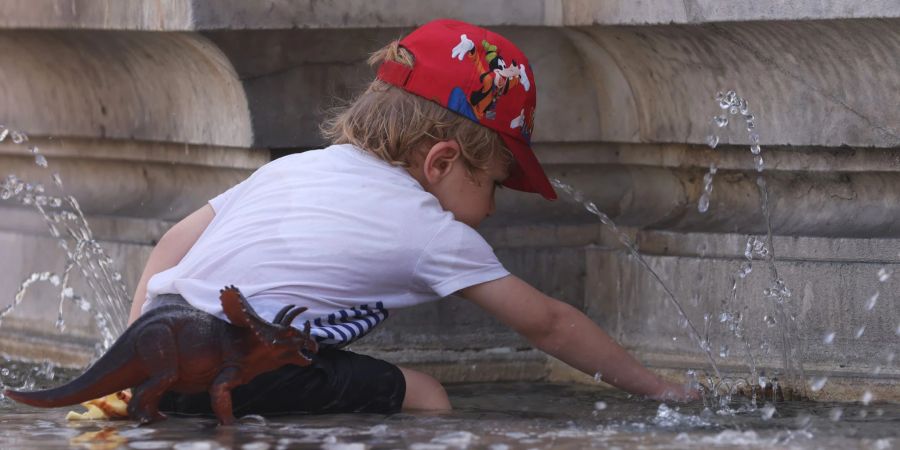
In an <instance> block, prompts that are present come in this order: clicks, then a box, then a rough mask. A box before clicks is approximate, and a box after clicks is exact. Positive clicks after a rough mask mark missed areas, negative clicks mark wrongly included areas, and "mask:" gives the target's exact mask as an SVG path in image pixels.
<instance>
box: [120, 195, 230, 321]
mask: <svg viewBox="0 0 900 450" xmlns="http://www.w3.org/2000/svg"><path fill="white" fill-rule="evenodd" d="M215 215H216V213H215V211H214V210H213V208H212V206H209V204H208V203H207V204H206V205H204V206H203V207H202V208H200V209H198V210H196V211H194V212H193V213H191V215H189V216H187V217H185V218H184V219H182V220H181V221H180V222H178V223H176V224H175V225H173V226H172V228H170V229H169V231H167V232H166V234H164V235H163V237H162V238H160V240H159V242H158V243H157V244H156V247H154V248H153V251H152V252H151V253H150V257H149V258H148V259H147V265H146V266H144V273H143V274H142V275H141V281H139V282H138V285H137V289H136V290H135V292H134V298H133V299H132V300H131V314H130V315H129V316H128V324H129V325H131V323H132V322H134V321H135V320H137V318H138V317H139V316H140V315H141V307H142V306H144V299H145V297H147V281H149V280H150V277H152V276H153V275H156V274H157V273H159V272H162V271H164V270H166V269H169V268H171V267H173V266H175V265H176V264H178V262H179V261H181V258H184V255H186V254H187V252H188V250H190V249H191V247H192V246H193V245H194V243H195V242H197V239H198V238H199V237H200V235H201V234H203V231H204V230H206V227H207V226H208V225H209V223H210V222H212V220H213V217H215Z"/></svg>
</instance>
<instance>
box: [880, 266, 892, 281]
mask: <svg viewBox="0 0 900 450" xmlns="http://www.w3.org/2000/svg"><path fill="white" fill-rule="evenodd" d="M889 278H891V272H890V271H888V270H887V269H885V268H884V267H882V268H880V269H878V281H880V282H882V283H884V282H885V281H887V280H888V279H889Z"/></svg>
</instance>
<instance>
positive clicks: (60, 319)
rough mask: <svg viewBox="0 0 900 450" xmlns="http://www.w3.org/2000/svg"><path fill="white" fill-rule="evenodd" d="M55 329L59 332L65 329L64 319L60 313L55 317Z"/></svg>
mask: <svg viewBox="0 0 900 450" xmlns="http://www.w3.org/2000/svg"><path fill="white" fill-rule="evenodd" d="M56 329H57V330H59V331H60V332H62V331H66V321H65V320H63V316H62V314H60V315H59V317H57V318H56Z"/></svg>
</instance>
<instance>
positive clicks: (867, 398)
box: [859, 391, 875, 406]
mask: <svg viewBox="0 0 900 450" xmlns="http://www.w3.org/2000/svg"><path fill="white" fill-rule="evenodd" d="M874 398H875V396H874V395H872V393H871V392H869V391H866V392H863V395H862V397H861V398H860V399H859V401H861V402H862V404H863V405H866V406H868V405H869V403H872V399H874Z"/></svg>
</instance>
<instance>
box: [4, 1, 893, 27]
mask: <svg viewBox="0 0 900 450" xmlns="http://www.w3.org/2000/svg"><path fill="white" fill-rule="evenodd" d="M437 17H453V18H457V19H461V20H466V21H469V22H473V23H478V24H481V25H492V26H497V25H531V26H585V25H666V24H673V23H674V24H700V23H715V22H749V21H763V20H827V19H860V18H890V17H900V5H898V4H897V2H894V1H891V0H873V1H867V2H856V3H849V4H848V2H845V1H840V0H825V1H814V0H805V1H797V2H790V3H785V2H780V1H775V0H769V1H755V2H740V1H717V0H692V1H682V0H637V1H635V0H631V1H629V0H606V1H601V2H598V1H591V0H490V1H472V0H426V1H421V0H370V1H358V0H330V1H315V0H267V1H253V2H246V1H243V0H171V1H165V2H161V1H158V0H144V1H120V0H49V1H44V2H42V4H41V5H40V6H36V5H35V2H34V1H33V0H8V1H5V2H3V4H2V5H0V27H3V28H81V29H107V30H152V31H193V30H213V29H290V28H345V29H346V28H383V27H413V26H416V25H419V24H422V23H424V22H426V21H428V20H431V19H433V18H437Z"/></svg>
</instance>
